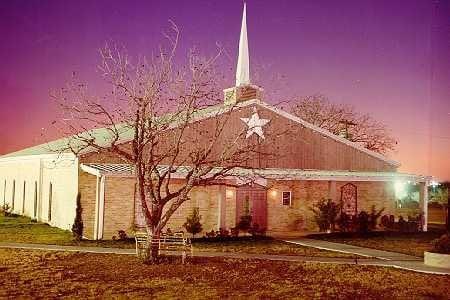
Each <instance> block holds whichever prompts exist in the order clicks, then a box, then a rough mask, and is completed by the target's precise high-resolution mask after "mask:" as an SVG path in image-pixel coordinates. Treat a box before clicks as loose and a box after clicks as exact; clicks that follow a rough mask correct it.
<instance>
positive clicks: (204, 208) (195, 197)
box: [79, 172, 396, 239]
mask: <svg viewBox="0 0 450 300" xmlns="http://www.w3.org/2000/svg"><path fill="white" fill-rule="evenodd" d="M96 180H97V179H96V176H93V175H89V174H87V173H84V172H81V173H80V180H79V184H80V186H79V188H80V193H81V202H82V206H83V222H84V224H85V231H84V233H85V236H86V237H87V238H93V236H94V222H95V205H96V198H95V195H96V182H97V181H96ZM346 183H348V182H336V183H335V185H332V184H330V182H328V181H312V180H308V181H304V180H303V181H299V180H292V181H289V180H282V181H269V182H268V186H267V229H268V234H269V235H293V234H298V233H301V232H305V231H316V230H317V229H318V228H317V225H316V223H315V220H314V215H313V212H312V211H311V207H312V206H313V205H314V203H316V202H317V201H319V200H321V199H327V198H331V199H334V201H336V202H337V203H340V189H341V187H342V186H343V185H345V184H346ZM352 183H353V184H355V185H356V186H357V189H358V211H361V210H366V211H370V210H371V208H372V206H373V205H374V206H375V208H376V209H377V210H379V209H381V208H384V209H385V210H384V212H383V214H395V213H396V209H395V192H394V186H393V183H388V182H352ZM179 184H180V183H175V184H174V185H172V188H176V187H177V185H179ZM332 189H335V191H334V192H333V191H332ZM283 191H290V192H291V193H292V194H291V195H292V198H291V205H290V206H289V205H283V203H282V199H281V197H282V196H281V195H282V192H283ZM189 197H190V200H188V201H186V202H185V203H183V204H182V205H181V207H180V208H179V209H178V210H177V211H176V212H175V213H174V214H173V216H172V218H171V219H170V221H169V223H168V224H167V225H166V228H170V229H171V230H172V231H180V230H182V231H185V230H184V228H183V224H184V222H185V221H186V218H187V216H188V215H189V214H190V213H191V212H192V210H193V209H194V208H195V207H198V208H199V210H200V215H201V223H202V225H203V231H202V232H201V233H200V235H204V234H205V233H206V232H209V231H211V230H218V229H219V227H224V228H226V229H230V228H232V227H234V226H235V225H236V188H234V187H225V186H208V187H196V188H194V189H193V190H192V192H191V193H190V195H189ZM135 205H136V203H135V184H134V178H130V177H125V178H124V177H106V180H105V209H104V222H103V238H104V239H111V238H112V237H113V236H116V237H117V236H118V233H117V232H118V231H119V230H125V231H126V232H127V234H128V235H132V233H133V228H134V226H133V225H134V224H135V215H134V211H135ZM219 215H220V217H219ZM219 222H220V224H219Z"/></svg>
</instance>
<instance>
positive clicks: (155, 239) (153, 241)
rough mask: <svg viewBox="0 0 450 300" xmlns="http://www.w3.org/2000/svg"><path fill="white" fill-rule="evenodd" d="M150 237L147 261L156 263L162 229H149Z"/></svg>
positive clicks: (146, 250) (146, 252)
mask: <svg viewBox="0 0 450 300" xmlns="http://www.w3.org/2000/svg"><path fill="white" fill-rule="evenodd" d="M147 233H148V239H147V245H146V247H145V259H144V262H145V263H156V262H157V261H158V258H159V238H160V234H161V232H160V231H155V230H152V229H150V230H147Z"/></svg>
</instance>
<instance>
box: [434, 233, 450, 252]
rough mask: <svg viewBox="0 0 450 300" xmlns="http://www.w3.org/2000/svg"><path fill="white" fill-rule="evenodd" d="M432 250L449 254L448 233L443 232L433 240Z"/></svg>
mask: <svg viewBox="0 0 450 300" xmlns="http://www.w3.org/2000/svg"><path fill="white" fill-rule="evenodd" d="M433 246H434V248H433V250H432V251H431V252H435V253H441V254H450V235H449V234H444V235H442V236H441V237H440V238H438V239H436V240H434V241H433Z"/></svg>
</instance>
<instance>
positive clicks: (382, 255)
mask: <svg viewBox="0 0 450 300" xmlns="http://www.w3.org/2000/svg"><path fill="white" fill-rule="evenodd" d="M284 241H285V242H288V243H292V244H297V245H301V246H306V247H313V248H317V249H322V250H328V251H335V252H341V253H348V254H355V255H360V256H364V257H369V258H374V259H376V260H377V263H376V265H377V266H390V267H394V268H399V269H405V270H410V271H415V272H421V273H430V274H443V275H450V269H445V268H436V267H430V266H427V265H425V264H424V263H423V258H422V257H417V256H412V255H407V254H403V253H397V252H390V251H384V250H377V249H371V248H364V247H359V246H353V245H349V244H342V243H333V242H328V241H322V240H314V239H308V238H300V239H289V240H284Z"/></svg>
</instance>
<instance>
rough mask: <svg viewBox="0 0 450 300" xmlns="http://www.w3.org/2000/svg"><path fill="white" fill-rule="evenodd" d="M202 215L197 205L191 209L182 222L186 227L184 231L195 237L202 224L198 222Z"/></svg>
mask: <svg viewBox="0 0 450 300" xmlns="http://www.w3.org/2000/svg"><path fill="white" fill-rule="evenodd" d="M201 218H202V216H200V211H199V209H198V207H196V208H194V209H193V210H192V213H191V214H190V215H189V216H188V217H187V219H186V222H185V223H184V224H183V227H184V228H186V231H187V232H189V233H191V234H192V237H195V235H196V234H197V233H200V232H201V231H202V224H201V223H200V220H201Z"/></svg>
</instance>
